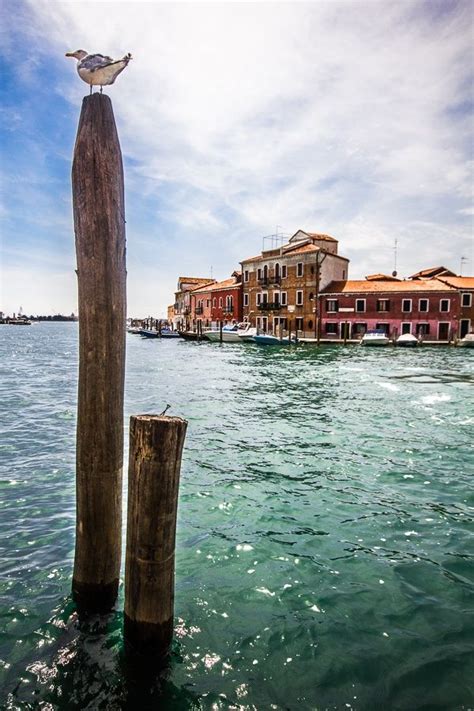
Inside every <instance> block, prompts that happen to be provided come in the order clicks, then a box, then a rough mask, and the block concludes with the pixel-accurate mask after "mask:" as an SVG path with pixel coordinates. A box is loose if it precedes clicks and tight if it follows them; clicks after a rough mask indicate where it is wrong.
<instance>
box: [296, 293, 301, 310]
mask: <svg viewBox="0 0 474 711" xmlns="http://www.w3.org/2000/svg"><path fill="white" fill-rule="evenodd" d="M296 305H297V306H303V292H302V291H297V292H296Z"/></svg>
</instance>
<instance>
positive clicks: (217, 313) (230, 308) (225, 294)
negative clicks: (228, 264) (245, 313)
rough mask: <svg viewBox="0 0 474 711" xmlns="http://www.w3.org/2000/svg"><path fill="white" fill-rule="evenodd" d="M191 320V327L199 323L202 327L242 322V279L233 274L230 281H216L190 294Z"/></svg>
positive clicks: (236, 273) (238, 275) (238, 273)
mask: <svg viewBox="0 0 474 711" xmlns="http://www.w3.org/2000/svg"><path fill="white" fill-rule="evenodd" d="M191 320H192V323H193V326H197V323H198V321H201V323H202V325H203V327H209V326H212V325H216V324H218V323H219V322H220V321H223V322H224V323H235V322H239V321H242V278H241V274H240V272H233V274H232V276H231V277H230V279H225V280H224V281H218V282H215V283H214V284H209V285H207V286H205V287H202V288H199V289H195V290H194V291H192V292H191Z"/></svg>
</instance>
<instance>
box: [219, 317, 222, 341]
mask: <svg viewBox="0 0 474 711" xmlns="http://www.w3.org/2000/svg"><path fill="white" fill-rule="evenodd" d="M219 342H220V343H222V321H219Z"/></svg>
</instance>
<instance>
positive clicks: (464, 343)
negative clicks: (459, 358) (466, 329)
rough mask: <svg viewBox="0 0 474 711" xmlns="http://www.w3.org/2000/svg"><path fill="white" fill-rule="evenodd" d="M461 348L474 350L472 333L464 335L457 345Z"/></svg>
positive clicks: (473, 334) (473, 335)
mask: <svg viewBox="0 0 474 711" xmlns="http://www.w3.org/2000/svg"><path fill="white" fill-rule="evenodd" d="M456 345H457V346H460V347H461V348H474V333H466V335H465V336H464V337H463V338H461V339H460V340H459V341H458V342H457V343H456Z"/></svg>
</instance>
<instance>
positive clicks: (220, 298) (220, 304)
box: [219, 296, 224, 309]
mask: <svg viewBox="0 0 474 711" xmlns="http://www.w3.org/2000/svg"><path fill="white" fill-rule="evenodd" d="M223 303H224V302H223V301H222V296H220V297H219V308H220V309H221V308H222V304H223Z"/></svg>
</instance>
